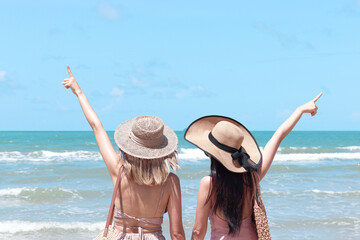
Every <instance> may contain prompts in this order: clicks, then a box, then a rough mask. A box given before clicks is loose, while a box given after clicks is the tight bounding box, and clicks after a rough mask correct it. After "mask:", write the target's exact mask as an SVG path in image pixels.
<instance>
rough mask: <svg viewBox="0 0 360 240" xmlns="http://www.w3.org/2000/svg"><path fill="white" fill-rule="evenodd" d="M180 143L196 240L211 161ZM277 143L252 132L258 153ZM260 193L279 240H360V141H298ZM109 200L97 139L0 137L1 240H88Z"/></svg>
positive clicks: (305, 137) (303, 136) (354, 136)
mask: <svg viewBox="0 0 360 240" xmlns="http://www.w3.org/2000/svg"><path fill="white" fill-rule="evenodd" d="M108 133H109V136H110V137H111V139H112V136H113V132H108ZM177 134H178V136H179V140H180V142H179V148H178V152H179V163H180V165H181V168H182V169H181V170H179V171H178V172H177V174H178V176H179V177H180V180H181V187H182V203H183V223H184V227H185V232H186V235H187V238H188V239H190V236H191V229H192V226H193V223H194V217H195V208H196V198H197V190H198V186H199V182H200V179H201V178H202V177H203V176H205V175H207V174H208V173H209V161H208V160H207V159H206V158H205V155H204V154H203V153H202V152H201V151H199V150H197V149H195V148H194V147H193V146H192V145H190V144H189V143H187V142H185V141H184V140H183V132H177ZM271 135H272V132H259V131H258V132H254V136H255V138H256V139H257V140H258V143H259V145H260V146H261V147H264V145H265V144H266V142H267V141H268V140H269V139H270V137H271ZM114 146H115V145H114ZM261 187H262V193H263V200H264V202H265V206H266V209H267V214H268V219H269V223H270V230H271V234H272V237H273V239H275V240H276V239H360V132H292V133H291V134H290V135H289V136H288V137H287V138H286V139H285V141H283V143H282V145H281V147H280V149H279V151H278V153H277V155H276V157H275V160H274V163H273V165H272V167H271V168H270V171H269V172H268V174H267V176H266V177H265V178H264V179H263V181H262V182H261ZM111 195H112V184H111V181H110V177H109V175H108V173H107V170H106V167H105V164H104V162H103V161H102V159H101V156H100V154H99V152H98V149H97V145H96V143H95V139H94V136H93V133H92V132H0V239H10V238H11V239H28V240H33V239H34V240H35V239H92V238H93V237H94V236H95V235H96V234H97V233H98V232H99V231H100V230H102V229H103V227H104V225H105V221H106V215H107V212H108V207H109V203H110V200H111ZM163 226H164V227H163V231H164V235H165V236H166V237H167V238H169V239H170V237H169V223H168V217H167V215H165V218H164V225H163ZM208 238H209V235H207V236H206V239H208Z"/></svg>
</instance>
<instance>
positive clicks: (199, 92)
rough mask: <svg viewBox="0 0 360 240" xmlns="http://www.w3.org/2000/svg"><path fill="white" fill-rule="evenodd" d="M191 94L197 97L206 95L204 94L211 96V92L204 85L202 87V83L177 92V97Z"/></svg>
mask: <svg viewBox="0 0 360 240" xmlns="http://www.w3.org/2000/svg"><path fill="white" fill-rule="evenodd" d="M189 95H191V96H196V97H204V96H209V93H208V92H207V91H206V90H205V88H204V87H202V86H200V85H198V86H190V87H188V88H186V89H184V90H181V91H180V92H177V93H176V97H177V98H183V97H186V96H189Z"/></svg>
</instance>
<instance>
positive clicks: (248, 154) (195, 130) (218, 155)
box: [184, 115, 262, 173]
mask: <svg viewBox="0 0 360 240" xmlns="http://www.w3.org/2000/svg"><path fill="white" fill-rule="evenodd" d="M184 137H185V140H187V141H189V142H190V143H192V144H194V145H195V146H197V147H198V148H200V149H201V150H203V151H204V152H205V154H207V155H211V156H212V157H214V158H215V159H217V160H218V161H219V162H221V163H222V164H223V165H224V167H226V168H227V169H228V170H229V171H232V172H238V173H242V172H247V171H256V170H257V169H259V168H260V166H261V161H262V155H261V152H260V149H259V146H258V144H257V143H256V141H255V139H254V137H253V136H252V135H251V133H250V131H249V130H247V129H246V128H245V127H244V126H243V125H242V124H241V123H239V122H237V121H236V120H234V119H231V118H228V117H223V116H216V115H214V116H205V117H202V118H199V119H197V120H195V121H194V122H193V123H191V124H190V126H189V127H188V128H187V129H186V132H185V136H184Z"/></svg>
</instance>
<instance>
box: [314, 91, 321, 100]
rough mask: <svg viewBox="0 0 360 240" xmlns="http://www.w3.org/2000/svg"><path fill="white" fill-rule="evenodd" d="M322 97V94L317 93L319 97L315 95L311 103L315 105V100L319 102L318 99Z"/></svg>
mask: <svg viewBox="0 0 360 240" xmlns="http://www.w3.org/2000/svg"><path fill="white" fill-rule="evenodd" d="M321 95H322V92H321V93H319V95H317V96H316V97H315V98H314V99H313V102H314V103H315V102H316V101H317V100H319V98H320V97H321Z"/></svg>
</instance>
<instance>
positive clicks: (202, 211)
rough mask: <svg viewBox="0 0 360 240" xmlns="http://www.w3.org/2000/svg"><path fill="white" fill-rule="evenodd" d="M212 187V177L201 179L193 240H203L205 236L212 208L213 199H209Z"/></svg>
mask: <svg viewBox="0 0 360 240" xmlns="http://www.w3.org/2000/svg"><path fill="white" fill-rule="evenodd" d="M210 188H211V177H210V176H206V177H203V178H202V179H201V181H200V187H199V194H198V199H197V206H196V217H195V224H194V228H193V231H192V235H191V239H192V240H198V239H201V240H202V239H204V238H205V235H206V230H207V224H208V218H209V214H210V210H211V201H207V199H208V195H209V190H210Z"/></svg>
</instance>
